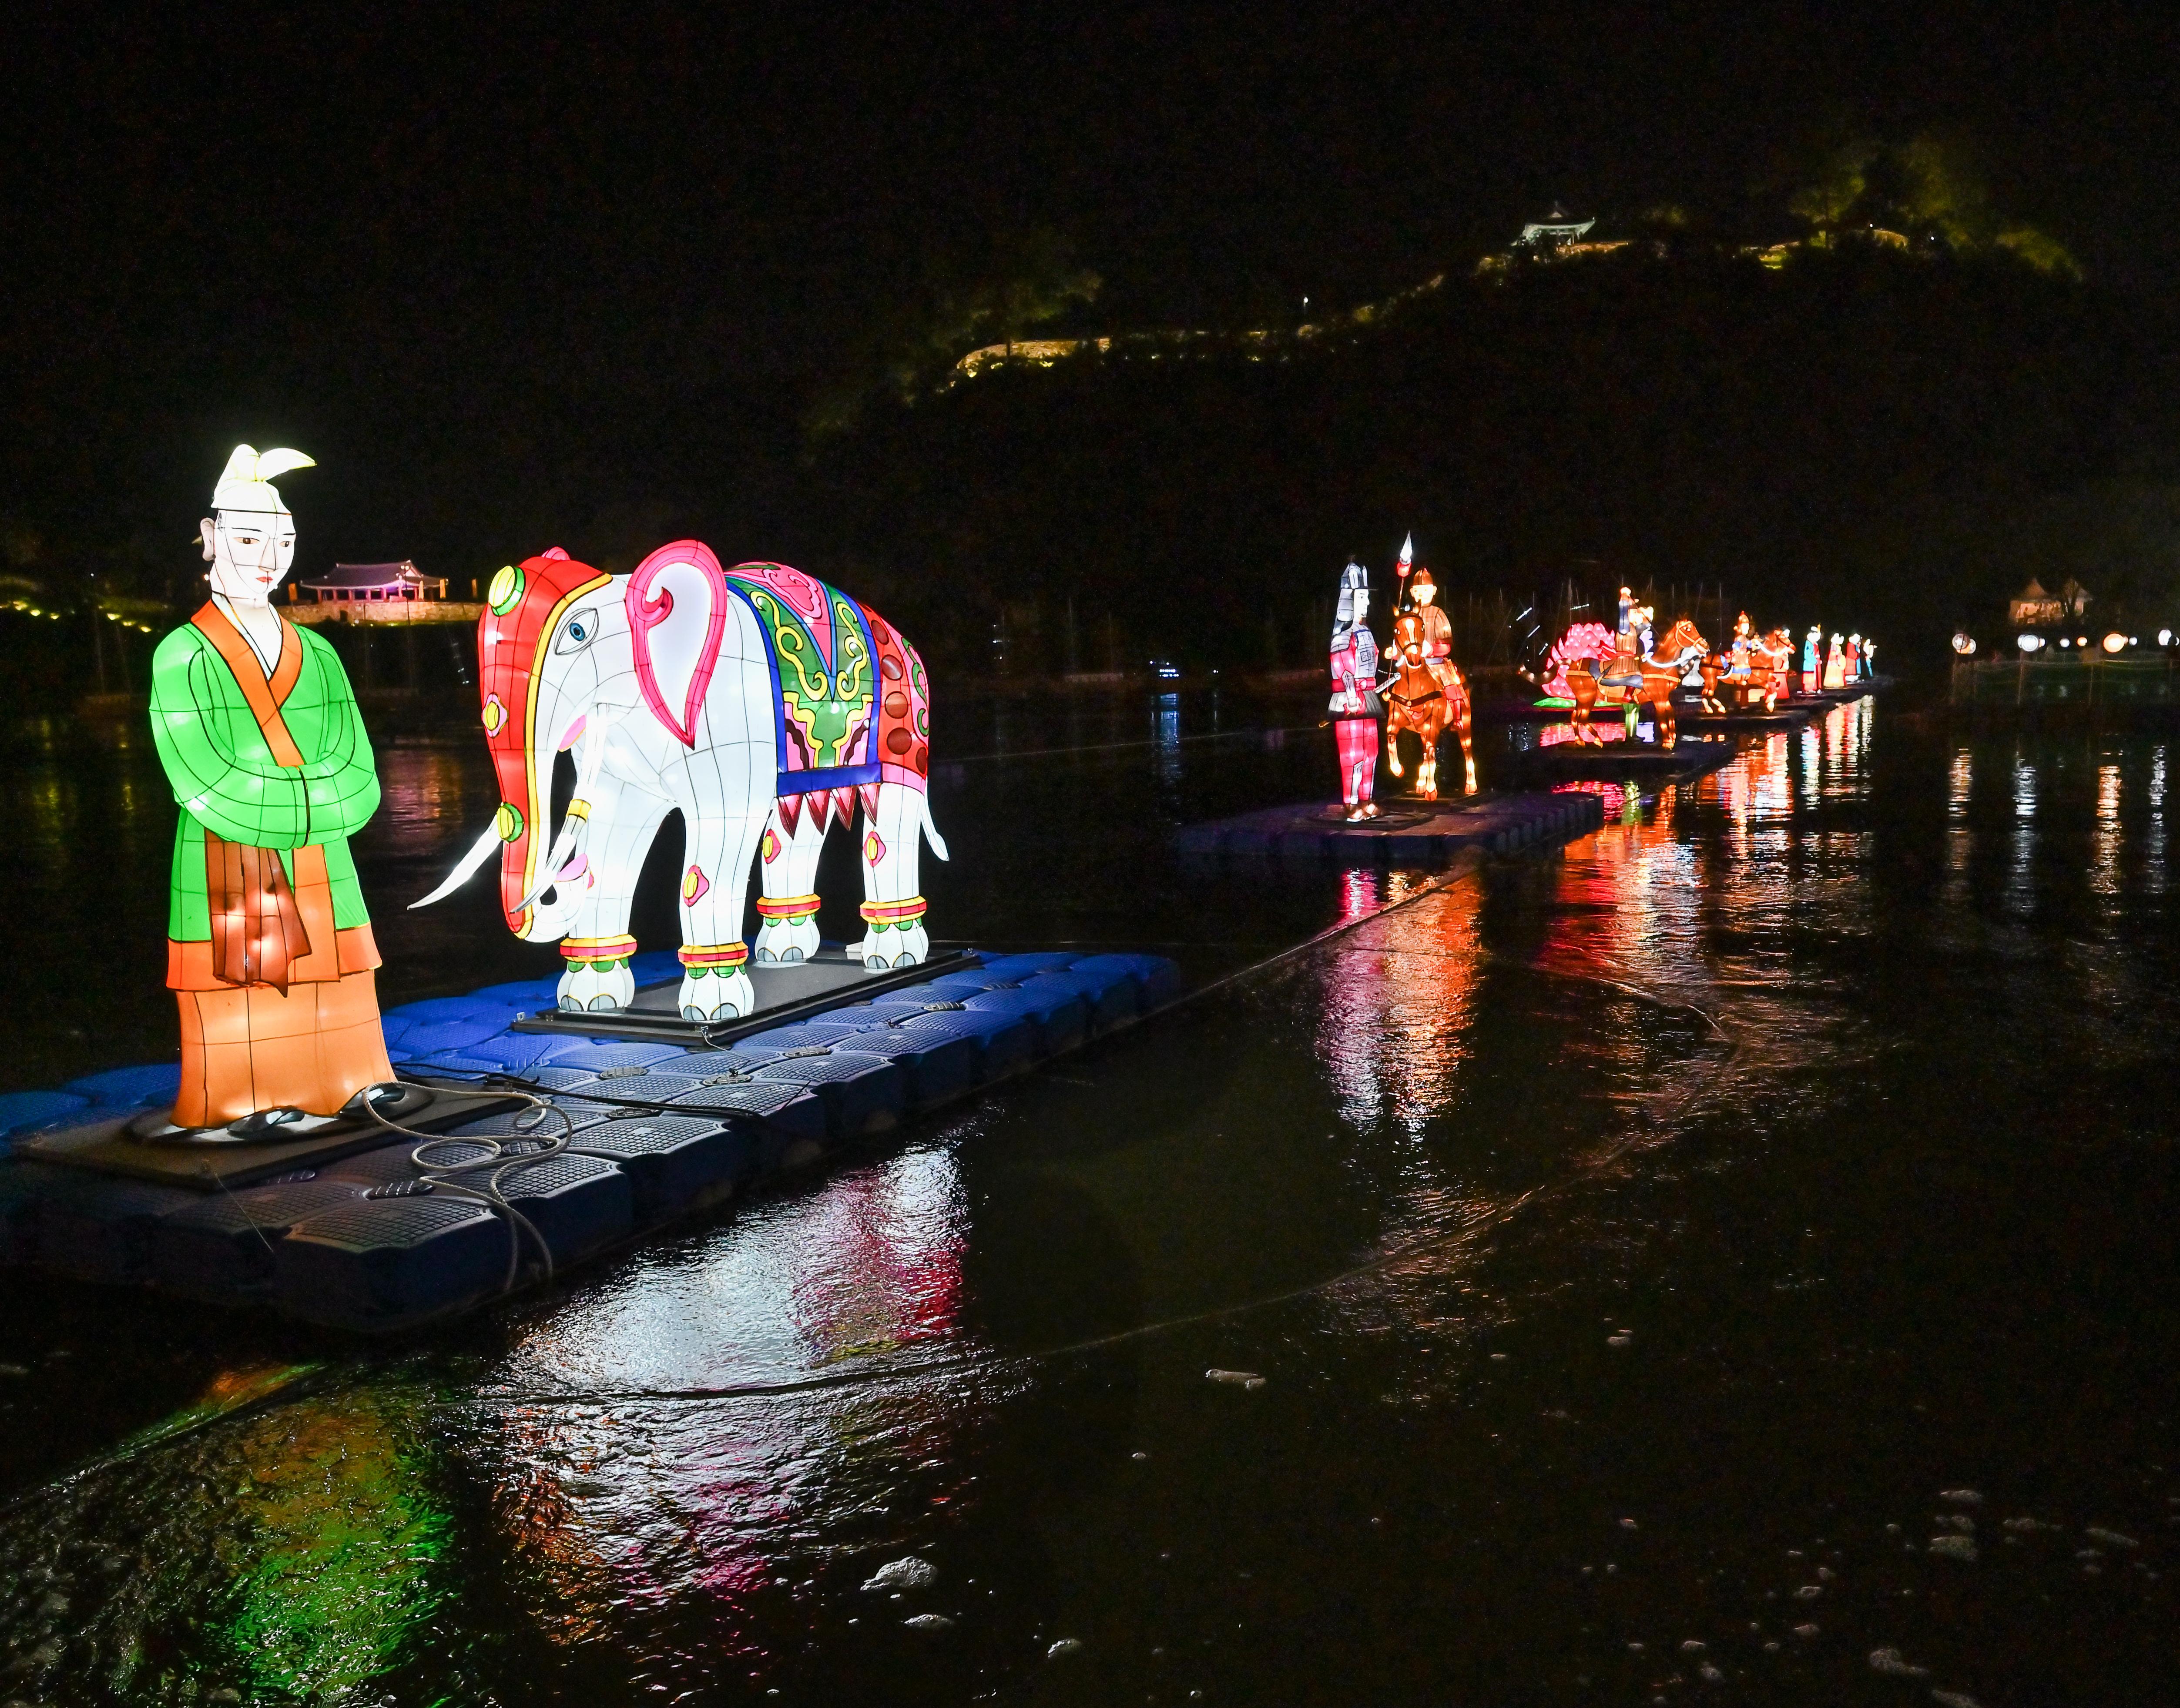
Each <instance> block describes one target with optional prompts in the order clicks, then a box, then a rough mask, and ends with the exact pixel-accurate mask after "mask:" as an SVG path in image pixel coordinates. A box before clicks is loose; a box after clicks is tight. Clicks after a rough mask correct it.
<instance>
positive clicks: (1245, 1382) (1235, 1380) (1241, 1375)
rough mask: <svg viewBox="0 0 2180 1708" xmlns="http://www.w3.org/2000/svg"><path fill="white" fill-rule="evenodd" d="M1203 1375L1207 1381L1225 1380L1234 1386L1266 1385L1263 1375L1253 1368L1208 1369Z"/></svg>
mask: <svg viewBox="0 0 2180 1708" xmlns="http://www.w3.org/2000/svg"><path fill="white" fill-rule="evenodd" d="M1203 1376H1204V1379H1205V1380H1206V1381H1223V1382H1225V1383H1227V1384H1229V1385H1230V1386H1231V1387H1263V1385H1264V1379H1263V1377H1262V1376H1258V1374H1257V1372H1256V1371H1254V1370H1206V1371H1204V1372H1203Z"/></svg>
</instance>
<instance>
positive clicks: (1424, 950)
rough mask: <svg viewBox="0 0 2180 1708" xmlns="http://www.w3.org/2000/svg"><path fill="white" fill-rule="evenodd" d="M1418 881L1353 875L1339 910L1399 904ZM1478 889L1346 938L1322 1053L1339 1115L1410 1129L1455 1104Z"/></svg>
mask: <svg viewBox="0 0 2180 1708" xmlns="http://www.w3.org/2000/svg"><path fill="white" fill-rule="evenodd" d="M1343 883H1344V887H1343V890H1342V892H1341V909H1340V916H1341V918H1342V920H1349V919H1356V918H1360V917H1361V916H1362V914H1366V913H1368V911H1370V909H1371V908H1372V907H1374V906H1376V905H1378V904H1379V903H1378V901H1377V899H1376V898H1378V897H1379V895H1380V894H1382V895H1383V897H1384V899H1385V901H1389V902H1390V901H1397V900H1398V899H1400V898H1401V895H1402V894H1403V893H1404V892H1408V891H1409V890H1411V889H1412V887H1415V886H1416V885H1417V884H1418V880H1416V879H1413V878H1408V877H1404V876H1400V875H1398V874H1395V875H1392V876H1381V875H1379V874H1378V873H1375V872H1351V873H1349V874H1346V877H1345V879H1344V880H1343ZM1480 902H1481V892H1480V891H1479V889H1478V886H1477V885H1476V884H1474V883H1473V882H1462V883H1457V884H1455V885H1453V886H1452V887H1451V888H1448V889H1445V890H1442V891H1440V892H1438V893H1437V894H1434V895H1432V896H1429V897H1428V898H1424V899H1423V900H1421V901H1418V902H1417V903H1414V904H1413V905H1412V906H1409V907H1405V908H1402V909H1399V910H1398V911H1397V912H1395V913H1390V914H1386V915H1385V918H1383V919H1381V920H1374V921H1372V922H1370V923H1369V924H1367V925H1362V926H1361V927H1359V928H1358V929H1357V930H1356V931H1353V932H1352V933H1351V934H1350V935H1349V936H1346V937H1345V938H1342V939H1340V940H1339V941H1338V942H1337V944H1336V945H1335V948H1334V951H1333V954H1332V957H1331V964H1330V966H1329V970H1328V972H1327V974H1326V976H1325V1002H1324V1010H1323V1019H1321V1020H1320V1022H1319V1025H1318V1044H1317V1047H1318V1059H1319V1060H1321V1061H1322V1062H1323V1063H1324V1065H1325V1068H1326V1069H1327V1071H1328V1072H1329V1074H1330V1076H1331V1079H1332V1084H1333V1086H1334V1088H1335V1090H1336V1091H1337V1093H1338V1095H1339V1098H1340V1105H1341V1112H1342V1113H1343V1114H1344V1115H1346V1117H1347V1118H1349V1119H1350V1120H1351V1121H1354V1122H1356V1123H1358V1124H1360V1123H1366V1122H1368V1121H1372V1120H1374V1119H1376V1118H1378V1116H1379V1114H1380V1113H1381V1112H1390V1114H1391V1115H1392V1116H1393V1117H1394V1118H1396V1120H1398V1121H1400V1122H1401V1123H1403V1124H1405V1125H1407V1126H1409V1127H1410V1128H1412V1129H1413V1128H1419V1127H1420V1126H1421V1125H1422V1123H1423V1122H1425V1121H1427V1120H1429V1118H1431V1117H1432V1116H1433V1115H1434V1114H1436V1113H1438V1112H1440V1110H1442V1109H1443V1108H1445V1107H1446V1106H1447V1105H1448V1104H1449V1103H1450V1102H1451V1101H1453V1097H1454V1095H1455V1082H1456V1079H1458V1077H1459V1075H1460V1074H1461V1071H1462V1068H1463V1066H1464V1065H1465V1064H1466V1063H1467V1059H1468V1056H1469V1041H1468V1032H1469V1027H1470V1025H1471V1023H1472V1021H1473V1006H1474V1000H1475V994H1476V983H1477V973H1478V967H1479V966H1480V965H1481V964H1482V961H1483V958H1484V952H1483V950H1482V948H1481V947H1480V945H1479V944H1478V937H1477V916H1478V908H1479V905H1480Z"/></svg>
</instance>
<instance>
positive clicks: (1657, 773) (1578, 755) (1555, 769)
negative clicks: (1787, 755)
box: [1500, 728, 1741, 790]
mask: <svg viewBox="0 0 2180 1708" xmlns="http://www.w3.org/2000/svg"><path fill="white" fill-rule="evenodd" d="M1740 751H1741V749H1740V748H1739V747H1738V746H1737V745H1736V744H1734V743H1733V742H1732V741H1731V740H1728V739H1725V738H1724V737H1720V738H1719V739H1714V740H1705V739H1704V738H1703V737H1701V736H1698V735H1691V734H1689V733H1687V730H1686V729H1685V728H1683V729H1682V732H1681V739H1680V740H1679V741H1677V742H1676V743H1675V744H1673V745H1672V746H1671V747H1657V746H1654V745H1653V744H1650V743H1649V742H1647V741H1626V740H1620V739H1615V740H1611V741H1606V742H1602V743H1597V742H1586V741H1555V742H1554V743H1553V744H1551V745H1550V746H1549V747H1524V748H1515V749H1512V750H1509V751H1508V752H1506V754H1503V755H1500V757H1501V759H1502V760H1503V761H1506V764H1507V766H1508V767H1509V768H1510V769H1511V771H1512V772H1513V773H1514V775H1515V776H1517V777H1521V778H1522V779H1523V780H1524V781H1527V782H1530V783H1576V782H1593V781H1599V780H1602V781H1607V782H1612V783H1638V784H1640V785H1642V786H1643V788H1645V789H1646V790H1655V789H1658V788H1667V787H1670V786H1671V785H1672V784H1675V783H1693V782H1694V781H1695V780H1696V779H1697V778H1698V777H1708V776H1709V774H1710V773H1711V772H1714V771H1716V770H1718V769H1719V768H1720V766H1723V765H1725V764H1726V762H1727V761H1729V760H1731V758H1732V757H1733V756H1734V755H1735V754H1737V753H1738V752H1740Z"/></svg>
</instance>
